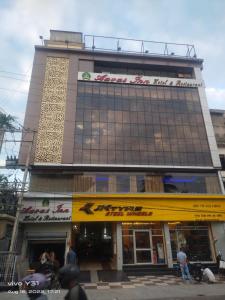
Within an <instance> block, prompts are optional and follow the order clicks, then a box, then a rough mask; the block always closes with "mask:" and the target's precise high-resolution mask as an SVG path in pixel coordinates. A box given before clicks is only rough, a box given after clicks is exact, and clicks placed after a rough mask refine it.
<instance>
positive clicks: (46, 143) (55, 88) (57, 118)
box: [35, 57, 69, 163]
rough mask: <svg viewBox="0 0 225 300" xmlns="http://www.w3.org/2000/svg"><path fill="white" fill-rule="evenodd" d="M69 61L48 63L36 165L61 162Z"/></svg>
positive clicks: (52, 60)
mask: <svg viewBox="0 0 225 300" xmlns="http://www.w3.org/2000/svg"><path fill="white" fill-rule="evenodd" d="M68 70H69V59H67V58H59V57H48V58H47V62H46V70H45V80H44V88H43V96H42V102H41V114H40V120H39V128H38V135H37V144H36V153H35V162H48V163H61V159H62V146H63V133H64V121H65V107H66V94H67V81H68Z"/></svg>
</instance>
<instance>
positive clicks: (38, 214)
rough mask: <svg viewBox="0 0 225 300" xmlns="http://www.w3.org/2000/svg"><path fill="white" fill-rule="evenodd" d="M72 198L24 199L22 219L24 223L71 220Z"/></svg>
mask: <svg viewBox="0 0 225 300" xmlns="http://www.w3.org/2000/svg"><path fill="white" fill-rule="evenodd" d="M71 212H72V204H71V200H70V201H68V200H52V199H51V200H50V199H42V200H28V201H24V203H23V207H22V209H21V212H20V221H21V222H24V223H43V222H44V223H49V222H71Z"/></svg>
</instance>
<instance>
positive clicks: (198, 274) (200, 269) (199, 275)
mask: <svg viewBox="0 0 225 300" xmlns="http://www.w3.org/2000/svg"><path fill="white" fill-rule="evenodd" d="M189 271H190V274H191V276H192V278H193V279H194V280H196V281H197V282H201V281H207V282H210V283H215V282H216V277H215V275H214V274H213V272H212V271H211V270H210V269H209V268H205V267H204V266H203V265H202V264H201V263H199V262H198V263H191V264H189Z"/></svg>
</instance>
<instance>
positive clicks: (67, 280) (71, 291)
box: [58, 264, 88, 300]
mask: <svg viewBox="0 0 225 300" xmlns="http://www.w3.org/2000/svg"><path fill="white" fill-rule="evenodd" d="M79 274H80V270H79V268H78V266H77V265H75V264H69V265H65V266H64V267H62V268H61V269H59V276H58V279H59V282H60V284H61V287H62V288H63V289H68V293H67V294H66V296H65V300H88V298H87V295H86V293H85V291H84V290H83V289H82V287H81V286H80V284H79V283H78V276H79Z"/></svg>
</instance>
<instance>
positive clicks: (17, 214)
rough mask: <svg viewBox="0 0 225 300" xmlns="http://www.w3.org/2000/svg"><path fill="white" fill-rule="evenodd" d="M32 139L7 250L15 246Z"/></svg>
mask: <svg viewBox="0 0 225 300" xmlns="http://www.w3.org/2000/svg"><path fill="white" fill-rule="evenodd" d="M33 140H34V139H32V141H31V142H30V145H29V148H28V154H27V158H26V164H25V170H24V174H23V181H22V185H21V192H20V194H19V197H18V202H17V210H16V216H15V222H14V225H13V231H12V238H11V244H10V248H9V252H12V251H15V246H16V241H17V233H18V227H19V221H20V220H19V218H20V209H21V207H22V202H23V196H24V190H25V186H26V182H27V175H28V171H29V165H30V157H31V151H32V147H33Z"/></svg>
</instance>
